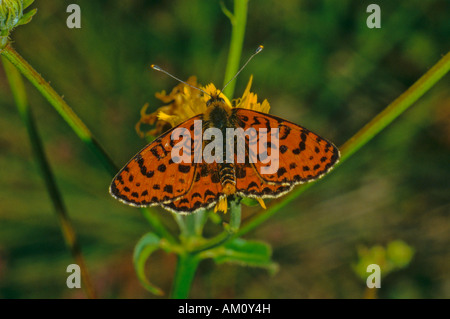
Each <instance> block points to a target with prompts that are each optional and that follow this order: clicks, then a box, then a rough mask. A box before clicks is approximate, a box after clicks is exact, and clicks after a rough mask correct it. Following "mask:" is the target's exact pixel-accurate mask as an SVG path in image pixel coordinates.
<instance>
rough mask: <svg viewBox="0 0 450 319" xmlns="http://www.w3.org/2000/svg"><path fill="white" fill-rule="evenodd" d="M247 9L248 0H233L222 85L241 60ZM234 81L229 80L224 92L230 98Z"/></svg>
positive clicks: (235, 70)
mask: <svg viewBox="0 0 450 319" xmlns="http://www.w3.org/2000/svg"><path fill="white" fill-rule="evenodd" d="M247 9H248V0H235V1H234V14H233V17H232V18H230V21H231V42H230V51H229V53H228V62H227V68H226V70H225V78H224V82H223V85H225V84H226V83H228V81H229V80H231V79H232V78H233V76H234V75H235V74H236V72H237V71H238V70H239V64H240V61H241V54H242V46H243V44H244V37H245V27H246V24H247ZM235 86H236V82H235V81H233V82H231V83H230V84H229V85H228V86H227V87H226V89H225V90H224V92H223V93H224V94H225V95H226V96H227V97H228V98H229V99H230V100H231V99H232V98H233V96H234V88H235Z"/></svg>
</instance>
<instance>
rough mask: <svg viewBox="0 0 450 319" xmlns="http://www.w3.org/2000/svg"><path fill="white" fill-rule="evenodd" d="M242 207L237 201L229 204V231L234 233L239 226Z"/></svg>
mask: <svg viewBox="0 0 450 319" xmlns="http://www.w3.org/2000/svg"><path fill="white" fill-rule="evenodd" d="M241 210H242V205H241V204H240V203H238V202H237V201H232V202H231V203H230V231H231V232H232V233H236V232H237V231H238V230H239V226H240V225H241Z"/></svg>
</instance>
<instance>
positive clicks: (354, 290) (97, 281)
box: [0, 0, 450, 298]
mask: <svg viewBox="0 0 450 319" xmlns="http://www.w3.org/2000/svg"><path fill="white" fill-rule="evenodd" d="M75 2H76V3H77V4H79V5H80V7H81V14H82V28H81V29H68V28H67V27H66V19H67V16H68V13H66V8H67V6H68V5H69V4H70V3H75ZM370 3H377V4H378V5H380V7H381V19H382V20H381V26H382V28H381V29H369V28H367V26H366V19H367V17H368V15H369V14H368V13H366V8H367V6H368V5H369V4H370ZM225 5H227V7H228V8H230V9H232V2H231V1H225ZM31 8H38V12H37V14H36V16H35V17H34V18H33V21H32V22H31V23H30V24H28V25H25V26H23V27H20V28H18V29H17V30H16V31H15V32H14V33H13V35H12V38H13V40H14V47H15V48H16V50H17V51H18V52H19V53H21V54H22V55H23V56H24V57H25V58H26V59H27V61H29V62H30V63H31V65H33V66H34V67H35V68H36V69H37V70H38V71H39V72H40V73H41V74H42V75H43V76H44V78H45V79H46V80H48V81H50V82H51V85H52V86H53V87H54V88H55V89H56V90H57V91H58V92H59V93H60V94H62V95H64V98H65V100H66V101H67V102H68V103H69V105H71V106H72V107H73V109H74V111H75V112H76V113H77V114H78V115H79V116H80V117H81V119H82V120H83V121H84V123H85V124H86V125H87V126H88V127H89V128H90V129H91V130H92V131H93V133H94V135H95V136H96V137H97V139H98V140H99V142H100V143H101V145H102V146H103V147H104V148H105V149H106V151H107V152H108V153H109V154H110V155H111V157H112V158H113V159H114V161H115V162H116V163H117V165H118V166H122V165H123V164H124V163H125V162H126V161H128V159H129V158H130V157H131V156H132V155H134V154H135V153H136V152H137V151H138V150H139V149H140V148H141V147H143V146H144V145H145V141H144V140H142V139H140V138H139V137H138V136H137V134H136V132H135V129H134V125H135V124H136V122H137V121H138V120H139V111H140V108H141V107H142V106H143V105H144V104H145V103H146V102H149V103H150V104H151V109H152V110H155V109H156V108H157V107H159V106H161V103H160V102H159V101H158V100H157V99H156V98H155V97H154V94H155V92H158V91H161V90H163V89H165V90H170V89H171V88H172V87H173V86H174V85H176V84H177V83H175V82H174V81H173V80H172V79H170V78H169V77H167V76H164V75H163V74H161V73H158V72H155V71H152V70H150V69H149V65H150V64H151V63H157V64H158V65H160V66H162V67H164V68H166V69H167V70H168V71H170V72H172V73H174V74H175V75H177V76H178V77H181V78H183V79H187V77H188V76H190V75H197V77H198V80H199V82H200V83H202V84H207V83H210V82H213V83H216V84H217V86H221V84H222V82H223V75H224V70H225V66H226V58H227V54H228V47H229V41H230V30H231V28H230V24H229V21H228V19H227V18H226V17H225V15H224V14H223V13H222V11H221V9H220V5H219V2H218V1H210V0H191V1H182V0H177V1H144V0H134V1H131V0H128V1H124V0H120V1H119V0H114V1H113V0H108V1H106V0H95V1H88V0H78V1H42V0H41V1H39V0H37V1H35V3H34V4H33V5H32V6H31ZM449 39H450V4H449V2H448V1H446V0H431V1H419V0H414V1H401V2H400V1H360V0H340V1H333V0H329V1H318V0H310V1H294V0H287V1H257V0H252V1H250V2H249V15H248V24H247V31H246V38H245V44H244V52H243V57H242V59H243V60H244V59H245V58H246V57H248V56H249V55H250V54H251V53H252V52H253V50H254V49H255V48H256V47H257V46H258V45H259V44H263V45H264V46H265V50H264V51H263V53H261V54H259V55H258V56H257V57H256V58H255V59H254V60H253V61H252V62H251V63H250V64H249V65H248V66H247V68H246V69H245V70H244V71H243V72H242V74H241V75H240V76H239V77H238V79H237V86H236V97H238V96H240V94H242V92H243V90H244V88H245V85H246V83H247V81H248V78H249V76H250V75H251V74H253V75H254V81H253V90H252V91H253V92H255V93H257V94H258V97H259V99H260V100H262V99H265V98H267V99H268V101H269V103H270V104H271V113H272V114H275V115H278V116H281V117H285V118H287V119H289V120H291V121H293V122H296V123H298V124H301V125H303V126H305V127H307V128H309V129H310V130H312V131H314V132H316V133H318V134H320V135H322V136H324V137H326V138H328V139H330V140H331V141H333V142H334V143H335V144H336V145H342V144H343V143H344V142H345V141H346V140H347V139H349V138H350V137H351V136H352V135H353V134H354V133H356V132H357V131H358V130H359V129H361V128H362V127H363V126H364V125H365V124H366V123H367V122H368V121H369V120H370V119H372V118H373V117H374V116H375V115H376V114H377V113H379V112H380V111H381V110H382V109H383V108H384V107H386V106H387V105H388V104H389V103H390V102H391V101H392V100H393V99H395V98H396V97H397V96H398V95H400V94H401V93H402V92H403V91H404V90H405V89H407V88H408V87H409V86H410V85H411V84H413V83H414V81H415V80H417V79H418V78H419V77H420V76H421V75H422V74H423V73H425V72H426V71H427V70H428V69H429V68H430V67H431V66H432V65H433V64H435V63H436V62H437V61H438V60H439V59H440V58H441V57H442V56H443V55H444V54H445V53H446V52H447V51H448V50H449V48H450V45H449V44H450V41H449ZM0 70H1V71H0V112H1V113H0V114H1V115H0V179H1V182H2V187H1V188H0V298H39V297H41V298H83V297H84V293H83V291H82V290H80V289H78V290H76V289H75V290H70V289H68V288H67V287H66V278H67V275H68V274H67V273H66V267H67V265H68V264H71V263H72V262H73V261H72V258H71V256H70V253H69V252H68V250H67V249H66V247H65V244H64V241H63V239H62V236H61V232H60V228H59V226H58V222H57V219H56V218H55V215H54V212H53V207H52V205H51V202H50V201H49V196H48V194H47V192H46V189H45V187H44V184H43V180H42V178H41V176H40V172H39V170H38V167H37V165H36V163H35V162H34V160H33V156H32V153H31V147H30V145H29V140H28V137H27V133H26V130H25V128H24V126H23V124H22V122H21V119H20V117H19V115H18V113H17V110H16V107H15V105H14V103H13V99H12V95H11V93H10V89H9V85H8V83H7V80H6V77H5V74H4V72H3V70H2V69H0ZM449 84H450V83H449V77H448V76H447V77H446V78H444V79H442V80H441V81H440V82H438V84H437V85H435V86H434V87H433V88H432V89H431V90H430V92H428V93H427V94H426V95H425V96H424V97H422V98H421V99H420V100H419V101H418V102H417V103H416V104H415V105H414V106H413V107H412V108H411V109H410V110H408V111H407V112H406V113H405V114H403V115H402V116H401V117H400V118H399V119H397V120H396V121H395V122H394V123H393V124H392V125H390V126H389V127H388V128H387V129H385V130H384V131H383V132H382V133H381V134H380V135H378V136H377V137H376V138H375V139H374V140H372V141H371V142H370V143H369V144H368V145H366V146H365V147H364V148H363V149H361V150H360V151H359V152H357V153H356V154H355V155H354V156H353V157H352V158H351V159H349V160H348V161H347V162H345V163H344V164H343V165H342V166H340V167H339V168H338V169H336V170H335V171H333V172H332V173H331V174H330V175H328V176H327V177H326V178H324V179H323V180H321V181H320V182H318V183H317V184H316V185H314V186H313V187H311V188H310V189H309V190H308V191H307V192H306V193H304V194H303V195H302V196H300V197H299V198H298V199H297V200H296V201H295V202H293V203H291V204H290V205H288V206H287V207H286V208H285V209H283V210H282V211H280V212H279V213H278V214H276V215H275V217H273V218H271V219H270V220H269V221H268V222H266V223H265V224H264V225H263V226H262V227H260V228H259V229H257V230H256V231H253V232H251V233H249V234H248V235H247V236H246V238H253V239H260V240H264V241H266V242H268V243H270V244H271V245H272V247H273V259H274V261H275V262H277V263H278V264H279V265H280V269H279V271H278V272H277V273H276V274H275V275H273V276H271V275H269V274H268V273H267V272H266V271H265V270H262V269H252V268H246V267H239V266H235V265H220V266H216V265H215V264H213V262H209V261H206V262H204V263H202V264H201V265H200V268H199V269H198V272H197V275H196V277H195V280H194V284H193V287H192V291H191V294H190V296H191V297H193V298H362V297H364V295H365V287H366V286H365V280H361V278H359V276H358V275H357V273H356V272H355V270H354V265H355V264H357V263H358V258H359V257H358V248H361V247H364V246H365V247H369V248H370V247H372V246H375V245H381V246H385V247H386V245H388V244H389V243H390V242H392V241H395V240H402V241H403V242H405V243H407V244H408V245H409V246H410V247H411V248H412V249H413V250H414V251H415V254H414V256H413V259H412V261H411V262H410V264H409V265H407V266H406V267H404V268H402V269H400V270H397V271H394V272H392V273H390V274H388V275H387V276H386V277H383V279H382V288H381V289H378V291H377V294H378V297H381V298H449V297H450V274H449V269H450V249H449V246H450V220H449V212H450V182H449V181H450V168H449V167H450V166H449V163H450V94H449V90H448V88H449ZM27 89H28V90H27V92H28V94H29V100H30V104H31V107H32V109H33V112H34V114H35V117H36V121H37V125H38V128H39V130H40V133H41V135H42V138H43V141H44V144H45V150H46V152H47V155H48V157H49V160H50V163H51V166H52V168H53V170H54V173H55V175H56V179H57V183H58V185H59V186H60V188H61V191H62V193H63V197H64V200H65V203H66V205H67V207H68V211H69V214H70V216H71V217H72V219H73V222H74V225H75V227H76V230H77V233H78V235H79V237H80V241H81V244H82V249H83V253H84V256H85V259H86V262H87V265H88V268H89V270H90V272H91V276H92V279H93V281H94V285H95V288H96V289H97V292H98V295H99V296H100V297H103V298H154V296H153V295H151V294H149V293H148V292H146V291H145V290H144V289H143V288H142V286H141V285H140V283H139V282H138V280H137V278H136V275H135V272H134V269H133V264H132V252H133V247H134V245H135V244H136V242H137V241H138V239H139V238H140V237H141V236H142V235H143V234H144V233H145V232H147V231H149V230H150V229H149V226H148V224H147V222H146V221H145V219H144V217H143V216H142V215H141V212H140V210H138V209H135V208H132V207H128V206H125V205H123V204H121V203H119V202H118V201H116V200H114V199H113V198H111V196H110V195H109V194H108V186H109V183H110V182H111V177H110V176H109V175H108V174H107V172H106V171H105V170H104V169H103V167H102V165H101V164H100V163H99V161H98V160H97V158H96V157H95V156H94V155H93V154H92V153H91V152H90V151H89V150H88V149H86V147H85V145H84V144H83V143H82V142H81V141H80V140H79V139H78V138H77V137H76V136H75V134H74V133H73V132H72V131H71V129H70V128H69V127H68V126H67V125H66V123H65V122H64V121H63V120H62V119H61V118H60V116H59V115H58V114H57V113H56V112H55V111H54V109H53V108H52V107H51V106H50V105H49V104H48V103H47V102H46V101H45V100H44V99H43V98H42V96H40V94H39V93H38V92H37V91H36V90H35V88H34V87H32V86H31V85H30V84H29V83H27ZM157 209H158V211H159V214H161V216H163V218H164V220H165V221H166V222H167V224H168V225H169V226H170V227H171V229H172V230H173V231H174V232H175V231H177V226H176V224H175V223H174V221H173V219H172V218H171V216H170V214H169V213H168V212H166V211H164V210H162V209H160V208H157ZM255 212H256V210H255V209H252V208H245V209H244V213H243V218H244V219H245V218H250V217H251V216H252V215H253V214H254V213H255ZM219 230H220V228H218V227H217V226H215V225H211V224H208V225H207V231H206V232H207V234H209V235H210V236H212V235H213V234H215V233H216V232H217V231H219ZM175 261H176V259H175V256H173V255H167V254H165V253H162V252H157V253H156V254H155V255H154V256H152V257H151V258H150V261H149V269H148V271H149V277H150V279H151V280H152V281H153V282H154V283H155V284H157V285H158V286H160V287H161V288H162V289H163V290H165V291H166V293H168V292H169V291H170V287H171V283H172V279H173V273H174V270H175ZM382 271H383V270H382Z"/></svg>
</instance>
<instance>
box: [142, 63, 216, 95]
mask: <svg viewBox="0 0 450 319" xmlns="http://www.w3.org/2000/svg"><path fill="white" fill-rule="evenodd" d="M150 67H151V68H152V69H153V70H156V71H159V72H162V73H165V74H167V75H168V76H170V77H171V78H173V79H175V80H177V81H178V82H181V83H183V84H186V85H187V86H190V87H191V88H193V89H196V90H199V91H201V92H203V93H204V94H206V95H208V96H210V97H212V96H211V94H209V93H207V92H205V90H202V89H201V88H198V87H196V86H193V85H191V84H189V83H187V82H185V81H183V80H180V79H179V78H177V77H176V76H173V75H172V74H170V73H169V72H167V71H166V70H164V69H162V68H161V67H159V66H157V65H156V64H152V65H151V66H150Z"/></svg>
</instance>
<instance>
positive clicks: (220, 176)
mask: <svg viewBox="0 0 450 319" xmlns="http://www.w3.org/2000/svg"><path fill="white" fill-rule="evenodd" d="M208 95H209V94H208ZM206 106H207V108H206V111H205V112H204V113H202V114H198V115H196V116H194V117H192V118H190V119H188V120H186V121H184V122H182V123H181V124H179V125H178V126H176V127H173V128H172V129H170V130H168V131H167V132H165V133H163V134H162V135H161V136H159V137H158V138H156V139H155V140H154V141H153V142H151V143H150V144H148V145H147V146H145V147H144V148H143V149H142V150H141V151H140V152H139V153H137V154H136V155H135V156H134V157H133V158H132V159H131V160H130V161H129V162H128V163H127V164H126V165H125V166H124V167H123V168H122V169H121V170H120V171H119V173H118V174H117V175H116V176H115V177H114V179H113V181H112V183H111V186H110V189H109V190H110V193H111V195H112V196H113V197H115V198H116V199H118V200H120V201H122V202H123V203H126V204H129V205H132V206H138V207H145V206H154V205H161V206H162V207H164V208H165V209H167V210H169V211H172V212H175V213H182V214H189V213H194V212H197V211H199V210H202V209H209V208H212V207H213V206H216V210H219V211H224V212H226V210H227V198H233V197H250V198H254V199H257V200H258V201H259V202H260V203H262V205H264V204H263V201H262V199H265V198H277V197H280V196H282V195H284V194H286V193H287V192H289V191H291V190H292V189H293V187H294V186H295V185H297V184H301V183H305V182H309V181H313V180H316V179H318V178H320V177H322V176H323V175H325V174H326V173H327V172H329V171H330V169H331V168H332V167H333V166H334V165H335V164H336V163H337V162H338V160H339V156H340V153H339V150H338V149H337V147H336V146H334V145H333V143H331V142H329V141H328V140H326V139H324V138H322V137H320V136H319V135H317V134H315V133H313V132H311V131H309V130H307V129H306V128H304V127H302V126H300V125H297V124H295V123H292V122H290V121H287V120H284V119H282V118H279V117H276V116H273V115H269V114H266V113H262V112H258V111H255V110H251V109H246V108H239V107H232V106H231V105H229V104H228V103H226V102H225V100H224V99H223V98H222V97H221V96H220V93H214V94H211V95H210V99H209V100H208V101H207V102H206ZM196 123H201V125H200V126H198V125H196ZM208 129H216V131H217V130H218V131H219V132H222V133H224V134H226V132H227V129H242V131H244V132H250V133H249V134H248V135H245V136H244V139H237V138H235V137H234V138H231V139H230V138H225V140H222V141H220V140H217V139H216V138H215V139H214V140H212V139H211V140H208V141H206V140H203V141H202V140H200V139H199V138H201V137H203V136H204V134H205V132H207V131H208ZM272 131H275V132H276V134H269V133H268V132H272ZM175 132H184V133H187V134H183V135H179V134H178V135H177V134H174V133H175ZM252 134H253V135H252ZM174 136H175V138H174ZM186 136H187V137H186ZM185 137H186V138H185ZM263 140H264V141H263ZM213 141H214V143H215V145H216V146H217V145H219V146H220V144H221V145H222V146H223V147H222V148H219V150H220V151H218V150H217V149H213V150H212V151H211V152H209V155H208V156H206V154H203V157H201V156H200V157H199V156H198V153H199V152H200V153H201V151H206V150H207V149H209V150H211V145H212V143H213ZM261 141H263V142H265V143H260V142H261ZM227 143H228V144H231V146H232V147H234V148H235V150H236V154H234V155H232V156H231V157H230V156H229V154H225V153H226V152H225V150H227V145H225V144H227ZM180 144H182V146H183V148H180ZM228 146H230V145H228ZM255 146H256V147H255ZM175 147H178V148H179V149H181V150H183V152H182V153H183V154H182V155H183V156H184V161H180V158H178V156H174V152H173V150H174V149H175ZM239 151H241V153H239ZM175 153H176V154H179V153H177V152H175ZM239 154H241V155H242V154H244V156H243V158H242V156H241V158H240V160H239V158H238V157H239ZM221 155H224V157H227V156H228V157H227V158H226V159H227V160H225V159H223V160H222V161H220V160H213V161H211V157H212V158H214V159H217V158H219V159H220V157H221ZM273 155H276V156H273ZM269 157H272V159H271V161H270V163H269V162H268V158H269ZM242 159H243V160H242ZM272 164H275V170H273V169H272V170H270V169H269V168H270V167H271V165H272ZM263 207H264V206H263Z"/></svg>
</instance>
